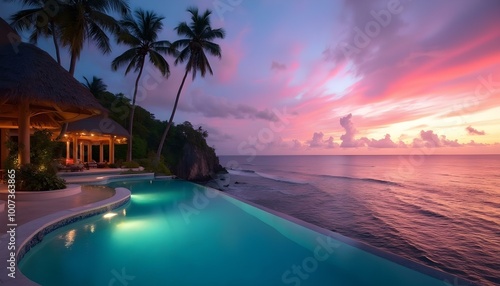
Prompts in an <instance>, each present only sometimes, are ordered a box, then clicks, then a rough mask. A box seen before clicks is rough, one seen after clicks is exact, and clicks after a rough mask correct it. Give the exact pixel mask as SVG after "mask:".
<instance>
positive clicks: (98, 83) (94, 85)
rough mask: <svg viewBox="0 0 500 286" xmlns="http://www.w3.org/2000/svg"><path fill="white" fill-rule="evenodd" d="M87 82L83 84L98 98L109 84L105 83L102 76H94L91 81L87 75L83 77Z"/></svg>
mask: <svg viewBox="0 0 500 286" xmlns="http://www.w3.org/2000/svg"><path fill="white" fill-rule="evenodd" d="M83 79H84V80H85V82H82V84H83V85H84V86H85V87H86V88H88V89H89V91H90V93H92V94H93V95H94V96H95V97H96V98H99V97H100V96H101V94H102V93H103V92H106V90H107V88H108V86H107V85H106V84H105V83H104V81H103V80H102V78H99V77H96V76H93V77H92V81H89V80H88V79H87V78H86V77H83Z"/></svg>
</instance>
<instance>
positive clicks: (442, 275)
mask: <svg viewBox="0 0 500 286" xmlns="http://www.w3.org/2000/svg"><path fill="white" fill-rule="evenodd" d="M219 192H220V191H219ZM220 193H221V194H222V195H225V196H226V197H228V198H229V199H232V200H234V201H236V202H239V203H244V204H247V205H250V206H252V207H254V208H257V209H259V210H262V211H264V212H268V213H270V214H273V215H275V216H278V217H280V218H282V219H285V220H288V221H290V222H293V223H295V224H298V225H300V226H303V227H305V228H308V229H310V230H313V231H315V232H318V233H320V234H322V235H325V236H329V237H331V238H333V239H336V240H338V241H340V242H343V243H345V244H348V245H350V246H353V247H355V248H358V249H361V250H363V251H366V252H368V253H371V254H373V255H376V256H379V257H381V258H383V259H386V260H389V261H391V262H394V263H397V264H399V265H402V266H404V267H406V268H409V269H412V270H415V271H417V272H420V273H423V274H425V275H427V276H430V277H433V278H436V279H438V280H441V281H443V285H444V286H448V285H449V286H476V285H478V284H475V283H473V282H471V281H469V280H466V279H463V278H460V277H458V276H456V275H453V274H451V273H447V272H444V271H442V270H439V269H436V268H432V267H430V266H427V265H424V264H421V263H418V262H415V261H413V260H410V259H408V258H405V257H402V256H399V255H397V254H394V253H391V252H388V251H385V250H382V249H380V248H377V247H375V246H372V245H369V244H366V243H364V242H362V241H359V240H356V239H353V238H349V237H347V236H344V235H342V234H340V233H337V232H334V231H331V230H329V229H326V228H322V227H320V226H317V225H314V224H312V223H309V222H306V221H303V220H301V219H298V218H296V217H293V216H290V215H287V214H285V213H281V212H279V211H276V210H273V209H270V208H267V207H265V206H261V205H258V204H256V203H254V202H251V201H248V200H245V199H242V198H238V197H236V196H234V195H232V194H228V193H224V192H220Z"/></svg>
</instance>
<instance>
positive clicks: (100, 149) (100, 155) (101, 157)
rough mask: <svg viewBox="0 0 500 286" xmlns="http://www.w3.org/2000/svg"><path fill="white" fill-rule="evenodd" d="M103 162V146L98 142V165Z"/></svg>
mask: <svg viewBox="0 0 500 286" xmlns="http://www.w3.org/2000/svg"><path fill="white" fill-rule="evenodd" d="M102 162H104V144H103V143H102V142H99V163H102Z"/></svg>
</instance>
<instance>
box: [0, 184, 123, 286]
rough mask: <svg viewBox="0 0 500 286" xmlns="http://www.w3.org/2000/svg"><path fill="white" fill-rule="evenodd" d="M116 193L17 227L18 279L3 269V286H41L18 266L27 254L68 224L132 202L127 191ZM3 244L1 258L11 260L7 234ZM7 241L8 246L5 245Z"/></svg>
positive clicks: (0, 252)
mask: <svg viewBox="0 0 500 286" xmlns="http://www.w3.org/2000/svg"><path fill="white" fill-rule="evenodd" d="M115 191H116V193H115V195H114V196H112V197H111V198H108V199H105V200H102V201H99V202H95V203H91V204H88V205H85V206H81V207H76V208H72V209H67V210H63V211H59V212H56V213H53V214H49V215H46V216H43V217H41V218H38V219H35V220H33V221H30V222H28V223H25V224H23V225H21V226H19V227H17V228H16V232H15V234H16V272H15V278H11V277H9V276H8V273H9V271H8V269H7V267H2V269H0V284H1V285H5V286H18V285H19V286H35V285H39V284H37V283H36V282H33V281H31V280H30V279H28V278H27V277H26V276H24V275H23V274H22V272H21V270H20V269H19V267H18V264H19V262H20V261H21V260H22V258H23V257H24V255H25V254H26V253H27V252H28V251H29V250H30V249H31V248H32V247H34V246H35V245H37V244H38V243H40V242H41V241H42V240H43V237H44V236H45V235H46V234H48V233H50V232H52V231H54V230H56V229H58V228H60V227H63V226H65V225H68V224H70V223H73V222H76V221H79V220H82V219H85V218H88V217H91V216H94V215H98V214H101V213H104V212H106V211H109V210H112V209H116V208H118V207H121V206H123V205H124V204H126V203H127V202H129V200H130V195H131V192H130V190H128V189H126V188H116V189H115ZM0 241H1V242H2V243H1V245H2V246H3V245H5V247H2V249H0V259H2V260H3V261H6V262H7V260H8V258H9V257H10V251H9V250H8V249H7V242H8V241H9V236H8V234H4V235H2V236H1V237H0ZM3 242H5V243H3Z"/></svg>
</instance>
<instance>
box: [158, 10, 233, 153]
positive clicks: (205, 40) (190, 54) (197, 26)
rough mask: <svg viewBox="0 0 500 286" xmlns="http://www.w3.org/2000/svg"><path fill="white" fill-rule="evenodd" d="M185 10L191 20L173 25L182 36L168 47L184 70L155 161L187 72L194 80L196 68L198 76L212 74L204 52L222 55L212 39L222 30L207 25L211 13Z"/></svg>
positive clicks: (160, 150) (175, 108)
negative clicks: (182, 64)
mask: <svg viewBox="0 0 500 286" xmlns="http://www.w3.org/2000/svg"><path fill="white" fill-rule="evenodd" d="M187 11H188V12H189V13H190V14H191V22H190V23H189V24H188V23H186V22H182V23H180V24H179V25H178V26H177V27H176V28H175V30H176V31H177V35H179V36H181V37H185V38H183V39H180V40H177V41H175V42H173V43H172V49H175V50H179V49H180V51H179V52H178V53H177V54H178V55H177V58H176V59H175V64H176V65H177V64H179V63H184V62H186V61H187V63H186V70H185V72H184V77H183V78H182V82H181V85H180V86H179V90H178V91H177V95H176V97H175V103H174V106H173V108H172V113H171V115H170V119H169V120H168V123H167V127H166V128H165V131H163V135H162V137H161V140H160V144H159V145H158V150H157V151H156V154H157V158H156V159H157V160H158V161H159V159H160V157H159V156H160V155H161V153H162V149H163V145H164V143H165V139H166V138H167V134H168V132H169V130H170V127H171V126H172V123H173V121H174V116H175V111H176V110H177V104H178V103H179V97H180V95H181V91H182V88H183V87H184V83H185V81H186V77H187V75H188V73H189V72H191V73H192V74H193V80H194V79H195V77H196V74H197V72H198V71H199V72H200V74H201V76H202V77H204V76H205V74H206V73H207V71H208V72H210V74H213V71H212V67H211V66H210V63H209V61H208V58H207V54H206V53H205V52H207V53H208V54H210V55H212V56H216V57H218V58H221V56H222V54H221V48H220V46H219V45H218V44H216V43H214V42H212V41H213V40H215V39H223V38H224V37H225V31H224V30H223V29H221V28H219V29H212V26H211V25H210V15H211V14H212V12H211V11H210V10H205V12H204V13H203V14H201V15H200V14H199V12H198V8H195V7H190V8H188V9H187Z"/></svg>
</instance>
